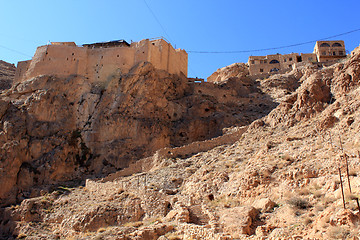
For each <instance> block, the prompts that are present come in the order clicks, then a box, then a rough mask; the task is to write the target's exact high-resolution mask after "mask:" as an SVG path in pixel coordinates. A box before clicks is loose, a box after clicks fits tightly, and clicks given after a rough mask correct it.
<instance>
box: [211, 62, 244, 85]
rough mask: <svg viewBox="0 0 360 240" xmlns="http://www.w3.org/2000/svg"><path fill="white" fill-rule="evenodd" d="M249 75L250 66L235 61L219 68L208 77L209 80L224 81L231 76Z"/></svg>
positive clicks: (241, 76)
mask: <svg viewBox="0 0 360 240" xmlns="http://www.w3.org/2000/svg"><path fill="white" fill-rule="evenodd" d="M247 75H249V67H248V66H247V65H246V64H245V63H234V64H231V65H229V66H226V67H223V68H220V69H218V70H217V71H216V72H214V73H213V74H211V76H210V77H208V78H207V81H208V82H222V81H224V80H227V79H229V78H239V79H241V78H243V77H246V76H247Z"/></svg>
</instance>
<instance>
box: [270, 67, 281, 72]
mask: <svg viewBox="0 0 360 240" xmlns="http://www.w3.org/2000/svg"><path fill="white" fill-rule="evenodd" d="M278 71H279V69H278V68H273V69H271V70H270V72H278Z"/></svg>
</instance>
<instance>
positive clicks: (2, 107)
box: [0, 48, 360, 240]
mask: <svg viewBox="0 0 360 240" xmlns="http://www.w3.org/2000/svg"><path fill="white" fill-rule="evenodd" d="M237 71H238V72H237ZM243 71H244V68H243V66H242V65H241V64H240V65H239V64H234V65H231V66H229V67H227V68H224V69H223V71H222V70H219V71H218V72H216V73H214V75H213V77H212V78H213V81H214V82H216V83H195V82H189V81H190V80H186V79H180V78H178V77H175V76H173V75H169V74H167V73H164V72H161V71H158V70H155V69H154V68H153V67H152V66H151V65H150V64H146V63H144V64H141V65H139V66H137V67H135V68H134V69H132V71H131V72H130V73H129V74H127V75H116V76H114V78H113V79H112V80H110V81H108V82H99V83H98V84H93V85H92V84H89V83H87V81H86V79H82V78H81V77H79V76H73V77H72V78H67V79H59V78H56V77H53V76H39V77H36V78H33V79H29V80H27V81H25V82H23V83H20V84H18V85H16V86H13V87H12V88H11V89H10V90H8V91H6V92H4V93H3V94H2V95H1V100H0V117H1V122H0V127H1V128H0V129H1V131H2V132H0V145H1V146H2V147H1V149H0V151H1V152H0V153H1V162H0V167H1V171H2V172H1V173H2V174H1V179H0V183H1V186H2V189H1V192H0V193H1V195H0V197H1V201H2V202H1V203H2V206H3V208H1V210H0V211H1V212H0V216H2V217H1V219H0V231H1V232H2V234H3V236H4V238H11V237H13V238H16V237H18V238H23V239H41V238H44V239H71V238H72V239H144V240H145V239H146V240H147V239H163V240H165V239H347V238H348V239H358V238H357V236H358V235H359V234H360V233H359V231H360V228H359V227H358V226H359V223H360V213H359V209H360V207H359V206H358V203H357V202H358V194H359V193H360V175H358V172H359V170H360V153H359V151H360V136H359V132H360V114H359V113H360V87H359V85H360V49H359V48H357V49H355V50H354V51H353V52H352V54H351V56H349V58H347V59H345V60H343V61H341V62H339V63H336V64H334V65H332V66H329V67H321V66H320V67H319V66H313V65H311V64H309V65H305V66H303V67H299V68H296V69H294V70H292V71H291V72H288V73H286V74H281V75H280V74H278V75H272V76H270V77H268V78H265V79H255V80H254V79H250V78H248V77H246V74H243ZM227 76H228V77H227ZM95 139H96V141H95ZM339 172H340V173H341V175H340V176H341V178H340V176H339ZM96 176H97V178H95V177H96ZM84 181H86V182H85V184H83V182H84ZM342 193H343V194H342ZM16 203H17V204H16ZM11 204H14V205H11Z"/></svg>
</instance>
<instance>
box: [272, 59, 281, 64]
mask: <svg viewBox="0 0 360 240" xmlns="http://www.w3.org/2000/svg"><path fill="white" fill-rule="evenodd" d="M276 63H279V61H278V60H276V59H273V60H271V61H270V64H276Z"/></svg>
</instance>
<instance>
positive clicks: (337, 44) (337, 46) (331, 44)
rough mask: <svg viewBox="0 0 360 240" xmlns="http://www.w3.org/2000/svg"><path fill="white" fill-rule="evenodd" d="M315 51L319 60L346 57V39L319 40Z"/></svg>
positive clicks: (325, 60)
mask: <svg viewBox="0 0 360 240" xmlns="http://www.w3.org/2000/svg"><path fill="white" fill-rule="evenodd" d="M314 53H315V54H316V56H317V60H318V62H328V61H333V60H337V59H341V58H344V57H346V50H345V43H344V41H317V42H316V44H315V47H314Z"/></svg>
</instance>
